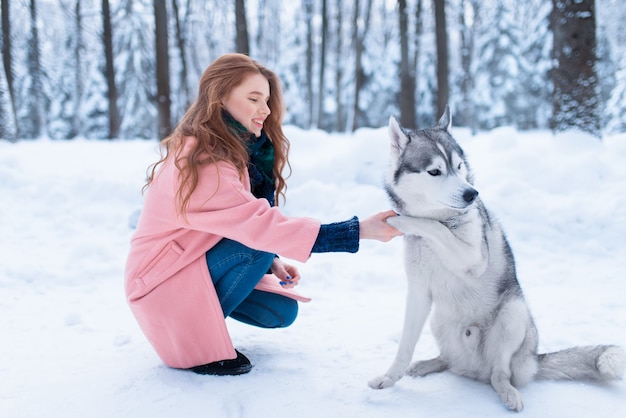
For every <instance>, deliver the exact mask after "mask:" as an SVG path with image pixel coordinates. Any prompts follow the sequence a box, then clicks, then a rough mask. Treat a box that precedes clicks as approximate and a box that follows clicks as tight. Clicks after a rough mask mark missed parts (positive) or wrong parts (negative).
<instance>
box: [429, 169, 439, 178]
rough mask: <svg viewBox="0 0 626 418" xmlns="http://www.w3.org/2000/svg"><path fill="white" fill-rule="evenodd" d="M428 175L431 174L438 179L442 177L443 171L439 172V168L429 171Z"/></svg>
mask: <svg viewBox="0 0 626 418" xmlns="http://www.w3.org/2000/svg"><path fill="white" fill-rule="evenodd" d="M428 174H430V175H431V176H433V177H437V176H440V175H441V170H439V169H438V168H435V169H433V170H428Z"/></svg>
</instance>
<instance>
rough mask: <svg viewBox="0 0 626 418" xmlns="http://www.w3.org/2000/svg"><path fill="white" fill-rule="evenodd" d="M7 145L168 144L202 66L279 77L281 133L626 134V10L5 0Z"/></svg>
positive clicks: (2, 120)
mask: <svg viewBox="0 0 626 418" xmlns="http://www.w3.org/2000/svg"><path fill="white" fill-rule="evenodd" d="M1 3H2V8H1V14H2V31H1V33H2V39H1V40H2V57H3V69H2V70H3V71H0V138H3V139H8V140H17V139H36V138H42V137H47V138H53V139H72V138H89V139H117V138H119V139H135V138H146V139H155V138H162V137H164V136H165V135H167V134H168V133H169V132H170V131H171V129H172V126H174V125H175V124H176V122H177V121H178V120H179V119H180V117H181V116H182V115H183V114H184V111H185V109H186V108H187V106H188V105H189V104H190V103H191V102H192V101H193V100H194V98H195V95H196V89H197V85H198V80H199V78H200V76H201V74H202V72H203V71H204V69H205V68H206V67H207V66H208V65H209V64H210V63H211V62H212V61H213V60H214V59H215V58H217V57H218V56H220V55H222V54H224V53H227V52H235V51H238V52H243V53H246V54H248V55H250V56H251V57H253V58H254V59H256V60H258V61H259V62H261V63H262V64H264V65H266V66H268V67H269V68H271V69H273V70H274V71H276V72H277V73H278V75H279V76H280V77H281V79H282V81H283V84H284V95H285V98H286V102H287V113H286V118H285V123H287V124H293V125H296V126H298V127H300V128H303V129H322V130H325V131H328V132H351V131H354V130H356V129H357V128H360V127H380V126H383V125H385V124H386V123H387V120H388V118H389V116H390V115H397V116H399V117H400V118H401V121H402V123H403V124H404V125H405V126H407V127H423V126H428V125H430V124H432V123H433V121H434V120H435V119H436V118H437V116H438V115H439V114H440V113H441V111H442V108H443V106H444V105H445V104H446V103H449V104H450V105H451V106H452V108H453V113H454V115H455V119H454V124H455V126H465V127H469V128H471V129H472V131H474V132H475V131H477V130H488V129H492V128H494V127H497V126H503V125H506V126H512V127H514V128H516V129H518V130H531V129H551V130H553V131H562V130H567V129H572V128H574V129H581V130H583V131H586V132H589V133H591V134H593V135H595V136H596V137H599V138H601V137H602V136H603V135H607V134H611V133H616V132H624V131H626V105H625V103H626V100H625V99H626V42H625V41H626V31H623V30H622V22H624V21H626V2H624V1H622V0H597V1H590V0H525V1H521V2H520V1H517V0H445V1H444V0H354V1H348V0H211V1H205V0H169V1H166V0H153V1H150V0H125V1H124V0H120V1H115V0H110V1H109V0H11V1H9V0H2V1H1Z"/></svg>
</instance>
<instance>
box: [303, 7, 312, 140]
mask: <svg viewBox="0 0 626 418" xmlns="http://www.w3.org/2000/svg"><path fill="white" fill-rule="evenodd" d="M304 19H305V20H306V69H305V71H306V98H305V100H306V103H307V105H308V106H307V112H308V115H307V118H306V125H305V126H306V127H307V128H309V129H310V128H311V127H312V126H313V108H314V106H313V0H304Z"/></svg>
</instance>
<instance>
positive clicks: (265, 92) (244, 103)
mask: <svg viewBox="0 0 626 418" xmlns="http://www.w3.org/2000/svg"><path fill="white" fill-rule="evenodd" d="M269 99H270V84H269V81H268V80H267V78H265V77H264V76H263V75H262V74H258V73H255V74H250V75H249V76H247V77H246V78H244V80H243V82H242V83H241V84H239V85H238V86H237V87H235V88H233V89H232V90H231V91H230V94H229V95H228V96H226V98H225V99H224V101H223V104H224V108H225V109H226V111H227V112H228V113H230V114H231V115H232V117H233V118H235V120H236V121H237V122H239V123H241V124H242V125H243V126H244V127H245V128H246V129H247V130H248V131H249V132H252V133H253V134H254V135H256V136H260V135H261V129H263V122H265V118H267V117H268V116H269V114H270V113H271V111H270V108H269V106H268V102H269Z"/></svg>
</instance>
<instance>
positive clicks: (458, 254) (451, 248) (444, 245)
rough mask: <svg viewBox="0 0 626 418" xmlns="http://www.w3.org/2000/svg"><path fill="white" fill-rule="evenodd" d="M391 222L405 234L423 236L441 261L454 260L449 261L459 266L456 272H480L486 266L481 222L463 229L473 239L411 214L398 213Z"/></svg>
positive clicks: (388, 221) (390, 219)
mask: <svg viewBox="0 0 626 418" xmlns="http://www.w3.org/2000/svg"><path fill="white" fill-rule="evenodd" d="M387 223H389V225H391V226H393V227H395V228H397V229H398V230H400V231H401V232H403V233H404V234H405V235H414V236H419V237H422V238H424V240H425V241H426V242H427V243H428V245H429V246H430V247H431V248H432V250H433V252H434V253H435V254H438V255H439V256H440V258H441V259H442V260H455V262H454V263H448V264H447V266H448V268H450V269H453V268H456V270H455V271H453V273H457V274H467V272H472V273H473V274H475V275H480V274H481V272H482V271H483V270H484V269H485V268H486V266H487V265H486V258H485V256H484V254H483V245H484V244H483V240H482V237H483V234H482V231H481V229H480V225H479V224H472V226H469V225H467V226H465V228H466V229H467V228H475V229H476V230H475V231H471V232H473V233H469V231H464V233H463V235H464V236H466V237H467V238H470V237H471V238H472V239H473V240H474V241H471V240H467V239H461V238H460V237H457V236H456V235H455V234H454V233H453V232H452V231H451V230H450V229H448V228H447V227H446V226H444V225H443V224H442V223H441V222H439V221H437V220H434V219H426V218H414V217H410V216H405V215H402V216H395V217H392V218H389V219H387Z"/></svg>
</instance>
